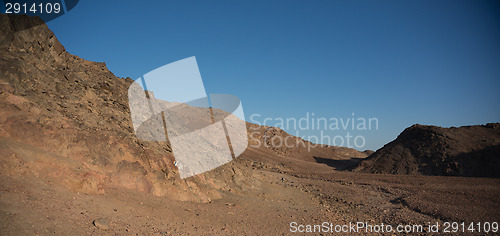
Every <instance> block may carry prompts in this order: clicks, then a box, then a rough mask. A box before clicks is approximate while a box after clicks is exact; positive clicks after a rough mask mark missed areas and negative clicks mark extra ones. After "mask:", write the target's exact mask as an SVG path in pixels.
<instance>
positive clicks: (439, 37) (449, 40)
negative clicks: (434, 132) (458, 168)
mask: <svg viewBox="0 0 500 236" xmlns="http://www.w3.org/2000/svg"><path fill="white" fill-rule="evenodd" d="M48 25H49V27H50V29H52V30H53V31H54V33H55V34H56V36H57V38H58V39H59V41H61V43H62V44H63V45H64V46H65V47H66V49H67V51H69V52H70V53H72V54H75V55H78V56H80V57H82V58H84V59H87V60H91V61H100V62H106V64H107V66H108V68H109V69H110V70H111V71H112V72H113V73H114V74H115V75H117V76H119V77H131V78H133V79H136V78H138V77H139V76H141V75H143V74H145V73H147V72H149V71H151V70H154V69H156V68H158V67H160V66H163V65H165V64H168V63H171V62H175V61H177V60H180V59H184V58H187V57H191V56H196V59H197V61H198V65H199V68H200V72H201V75H202V77H203V81H204V84H205V87H206V91H207V92H208V93H229V94H234V95H236V96H238V97H240V99H241V100H242V103H243V108H244V110H245V114H246V117H247V121H249V120H250V119H249V118H250V115H251V114H256V113H258V114H260V115H261V116H260V117H261V118H260V120H263V119H264V118H266V117H269V118H278V117H282V118H296V119H299V118H302V117H305V116H306V114H307V113H309V114H312V113H314V114H315V117H325V118H344V119H347V118H350V117H353V116H352V113H354V114H355V116H354V117H356V118H359V117H361V118H370V117H376V118H377V119H378V120H379V129H378V130H371V131H356V130H354V131H353V130H340V131H331V130H327V131H325V132H326V133H327V134H328V135H331V136H334V135H342V136H344V135H346V133H347V132H350V134H351V135H362V136H363V137H364V138H365V140H366V145H365V146H364V147H362V148H358V149H372V150H376V149H378V148H380V147H382V146H383V145H384V144H385V143H387V142H389V141H391V140H393V139H394V138H396V137H397V135H398V134H399V133H400V132H401V131H402V130H404V129H405V128H406V127H408V126H411V125H412V124H415V123H419V124H428V125H439V126H446V127H448V126H462V125H472V124H484V123H488V122H500V106H499V101H500V92H499V91H500V2H499V1H472V0H470V1H458V0H453V1H288V0H287V1H119V2H118V1H117V2H112V1H80V3H79V4H78V5H77V6H76V7H75V8H74V9H73V10H72V11H70V12H69V13H67V14H66V15H64V16H62V17H59V18H57V19H55V20H53V21H51V22H49V23H48ZM287 131H289V132H290V133H292V134H296V131H295V130H293V129H288V130H287ZM318 132H319V131H318V130H310V131H300V133H299V136H308V135H319V134H318ZM306 138H307V137H306ZM344 146H345V145H344Z"/></svg>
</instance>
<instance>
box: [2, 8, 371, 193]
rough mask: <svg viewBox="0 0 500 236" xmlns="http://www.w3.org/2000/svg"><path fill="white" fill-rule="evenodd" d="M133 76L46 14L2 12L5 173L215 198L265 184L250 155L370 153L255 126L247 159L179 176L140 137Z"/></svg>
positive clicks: (159, 147) (85, 186) (161, 150)
mask: <svg viewBox="0 0 500 236" xmlns="http://www.w3.org/2000/svg"><path fill="white" fill-rule="evenodd" d="M20 29H26V30H20ZM132 82H133V80H132V79H130V78H126V79H123V78H117V77H116V76H114V75H113V73H111V72H110V71H109V70H108V69H107V67H106V65H105V63H99V62H91V61H87V60H84V59H82V58H79V57H77V56H75V55H71V54H70V53H68V52H67V51H65V49H64V47H63V46H62V45H61V43H60V42H59V41H58V40H57V38H56V37H55V36H54V34H53V32H52V31H50V30H49V29H48V27H47V26H46V25H45V24H43V22H41V20H40V19H39V18H36V17H27V16H18V15H4V14H0V173H2V174H3V175H31V176H37V177H40V178H50V179H51V180H54V181H56V182H59V183H60V184H62V185H64V186H66V187H67V188H69V189H72V190H74V191H78V192H86V193H104V192H106V188H109V187H122V188H127V189H131V190H136V191H141V192H145V193H151V194H154V195H157V196H166V197H169V198H172V199H175V200H186V201H201V202H207V201H210V200H211V199H215V198H219V197H221V196H222V195H221V194H223V192H224V190H229V189H230V190H231V192H238V191H245V190H248V189H253V188H257V187H258V186H260V183H261V182H262V178H261V176H259V174H257V172H255V171H252V169H251V168H245V166H247V165H249V164H248V162H247V163H245V159H247V158H248V157H252V158H254V157H255V158H258V159H259V160H263V161H267V160H269V159H273V158H274V159H275V160H276V162H282V160H283V159H284V157H285V156H286V157H287V158H296V159H301V160H307V161H311V162H315V160H314V158H313V156H321V157H325V158H335V157H342V156H345V155H346V153H352V152H354V153H355V154H356V155H357V156H360V157H366V156H367V155H366V154H364V153H361V152H357V151H355V150H351V149H349V150H344V149H335V148H333V147H323V146H321V147H318V148H314V150H313V151H312V152H309V151H308V150H307V148H305V147H301V148H294V147H287V148H283V147H277V146H275V145H273V144H271V143H270V140H272V137H275V136H280V137H282V138H283V137H286V136H290V135H289V134H287V133H285V132H283V131H280V130H279V129H276V128H271V127H262V126H258V125H253V124H248V126H247V127H248V129H249V132H248V133H249V149H247V151H246V152H245V153H243V155H241V156H240V158H238V159H237V160H236V161H233V162H230V163H229V164H226V165H224V166H222V167H219V168H216V169H214V170H212V171H209V172H205V173H204V174H201V175H197V176H194V177H191V178H187V179H180V176H179V173H178V170H177V167H175V165H174V155H173V154H172V149H171V146H170V143H169V142H168V141H167V142H147V141H142V140H139V139H138V138H137V137H136V136H135V134H134V130H133V128H132V121H131V118H130V111H129V107H128V106H129V104H128V97H127V96H128V95H127V92H128V87H129V86H130V84H131V83H132ZM289 140H292V141H294V142H295V141H302V143H303V140H301V139H300V138H297V137H293V138H292V139H289ZM261 144H269V145H261Z"/></svg>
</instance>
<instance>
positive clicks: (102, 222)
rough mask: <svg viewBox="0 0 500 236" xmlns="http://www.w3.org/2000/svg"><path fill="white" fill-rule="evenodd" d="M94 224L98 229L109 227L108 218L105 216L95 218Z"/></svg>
mask: <svg viewBox="0 0 500 236" xmlns="http://www.w3.org/2000/svg"><path fill="white" fill-rule="evenodd" d="M93 224H94V226H95V227H96V228H98V229H109V223H108V220H107V219H105V218H100V219H97V220H94V222H93Z"/></svg>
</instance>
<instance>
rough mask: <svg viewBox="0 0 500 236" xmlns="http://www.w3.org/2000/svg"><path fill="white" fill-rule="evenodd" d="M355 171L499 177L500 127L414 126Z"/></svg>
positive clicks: (494, 125)
mask: <svg viewBox="0 0 500 236" xmlns="http://www.w3.org/2000/svg"><path fill="white" fill-rule="evenodd" d="M354 171H359V172H368V173H387V174H408V175H419V174H421V175H448V176H468V177H497V178H498V177H500V123H494V124H487V125H475V126H463V127H459V128H456V127H452V128H442V127H437V126H426V125H418V124H417V125H413V126H411V127H409V128H407V129H406V130H404V131H403V132H402V133H401V134H400V135H399V136H398V137H397V138H396V139H395V140H394V141H392V142H390V143H389V144H387V145H385V146H384V147H382V148H381V149H379V150H378V151H376V152H375V153H373V154H372V155H370V156H369V157H368V158H366V159H365V160H363V161H361V162H360V163H359V164H358V165H357V166H356V167H355V168H354Z"/></svg>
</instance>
